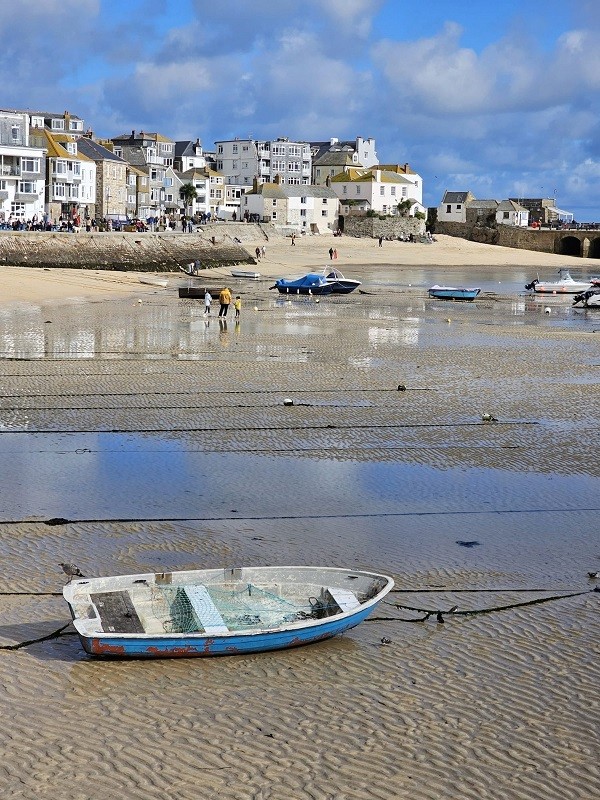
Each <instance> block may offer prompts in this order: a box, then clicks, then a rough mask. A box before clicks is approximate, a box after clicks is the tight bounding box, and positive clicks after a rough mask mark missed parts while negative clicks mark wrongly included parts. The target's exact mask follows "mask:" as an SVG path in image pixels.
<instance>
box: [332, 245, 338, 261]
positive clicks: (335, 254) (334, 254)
mask: <svg viewBox="0 0 600 800" xmlns="http://www.w3.org/2000/svg"><path fill="white" fill-rule="evenodd" d="M336 258H337V250H336V248H335V247H334V248H333V260H334V261H335V260H336Z"/></svg>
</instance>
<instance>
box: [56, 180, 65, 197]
mask: <svg viewBox="0 0 600 800" xmlns="http://www.w3.org/2000/svg"><path fill="white" fill-rule="evenodd" d="M66 196H67V187H66V185H65V184H64V183H55V184H54V197H66Z"/></svg>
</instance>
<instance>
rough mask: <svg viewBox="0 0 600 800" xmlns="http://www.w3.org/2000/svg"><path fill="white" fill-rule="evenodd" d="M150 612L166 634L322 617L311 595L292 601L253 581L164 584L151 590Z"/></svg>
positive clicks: (273, 625)
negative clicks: (227, 586) (230, 584)
mask: <svg viewBox="0 0 600 800" xmlns="http://www.w3.org/2000/svg"><path fill="white" fill-rule="evenodd" d="M152 614H153V616H154V617H155V618H156V619H157V620H160V621H161V623H162V627H163V629H164V631H165V632H166V633H196V632H202V631H205V630H206V631H212V632H215V633H218V632H225V631H227V630H228V631H242V630H249V629H251V628H261V629H269V628H277V627H279V626H281V625H285V624H286V623H287V624H289V623H291V622H296V621H298V620H302V619H312V618H315V617H318V616H322V609H321V606H320V604H319V601H318V600H316V599H315V598H308V597H307V598H306V601H305V602H299V603H297V602H292V601H291V600H288V599H286V598H284V597H281V595H280V594H279V593H278V592H277V591H276V590H271V589H265V588H263V587H259V586H256V585H254V584H247V585H245V586H244V587H243V588H238V589H235V590H230V589H223V588H220V587H212V586H211V587H210V590H208V589H207V588H206V587H203V586H202V587H198V586H194V587H186V586H169V587H166V586H165V587H153V589H152Z"/></svg>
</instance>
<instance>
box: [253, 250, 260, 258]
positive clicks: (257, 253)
mask: <svg viewBox="0 0 600 800" xmlns="http://www.w3.org/2000/svg"><path fill="white" fill-rule="evenodd" d="M254 252H255V253H256V260H257V261H260V247H257V248H256V250H255V251H254Z"/></svg>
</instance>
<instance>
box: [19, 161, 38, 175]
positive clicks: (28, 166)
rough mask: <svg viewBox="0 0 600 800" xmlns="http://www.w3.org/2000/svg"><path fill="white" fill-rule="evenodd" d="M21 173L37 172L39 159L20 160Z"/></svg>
mask: <svg viewBox="0 0 600 800" xmlns="http://www.w3.org/2000/svg"><path fill="white" fill-rule="evenodd" d="M21 171H22V172H39V171H40V160H39V158H22V159H21Z"/></svg>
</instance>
